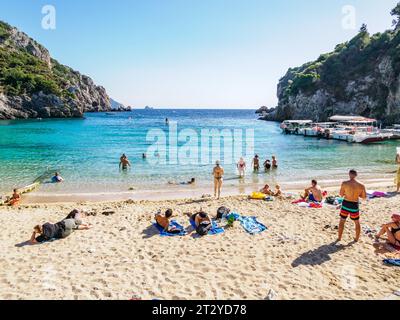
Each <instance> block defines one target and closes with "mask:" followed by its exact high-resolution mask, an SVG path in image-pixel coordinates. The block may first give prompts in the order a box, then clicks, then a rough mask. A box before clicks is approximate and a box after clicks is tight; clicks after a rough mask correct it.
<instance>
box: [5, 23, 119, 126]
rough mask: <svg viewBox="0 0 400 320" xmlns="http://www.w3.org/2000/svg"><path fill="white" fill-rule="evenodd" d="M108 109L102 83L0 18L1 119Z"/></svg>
mask: <svg viewBox="0 0 400 320" xmlns="http://www.w3.org/2000/svg"><path fill="white" fill-rule="evenodd" d="M110 109H111V103H110V98H109V97H108V95H107V93H106V90H105V89H104V88H103V87H101V86H96V85H95V83H94V82H93V80H92V79H91V78H89V77H88V76H85V75H82V74H80V73H79V72H77V71H75V70H72V69H71V68H69V67H67V66H64V65H61V64H60V63H58V62H57V61H56V60H54V59H52V58H51V56H50V54H49V51H48V50H47V49H46V48H44V47H43V46H42V45H40V44H39V43H37V42H36V41H35V40H33V39H31V38H30V37H28V36H27V35H26V34H25V33H23V32H21V31H19V30H18V29H16V28H13V27H11V26H9V25H8V24H6V23H4V22H1V21H0V119H24V118H37V117H40V118H67V117H82V115H83V113H84V112H94V111H108V110H110Z"/></svg>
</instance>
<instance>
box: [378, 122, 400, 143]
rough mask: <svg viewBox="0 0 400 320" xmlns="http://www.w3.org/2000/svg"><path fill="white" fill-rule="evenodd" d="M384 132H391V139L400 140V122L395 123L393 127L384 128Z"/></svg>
mask: <svg viewBox="0 0 400 320" xmlns="http://www.w3.org/2000/svg"><path fill="white" fill-rule="evenodd" d="M382 133H389V134H391V135H392V136H391V137H390V139H392V140H399V139H400V124H395V125H393V127H389V128H386V129H383V130H382Z"/></svg>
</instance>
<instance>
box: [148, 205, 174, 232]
mask: <svg viewBox="0 0 400 320" xmlns="http://www.w3.org/2000/svg"><path fill="white" fill-rule="evenodd" d="M171 217H172V210H171V209H168V210H167V211H165V214H164V216H163V215H162V214H161V211H158V212H157V213H156V215H155V217H154V219H155V220H156V223H157V224H158V225H159V226H160V227H161V228H163V229H164V231H165V232H168V233H180V232H181V230H179V229H177V228H176V227H170V220H169V219H170V218H171Z"/></svg>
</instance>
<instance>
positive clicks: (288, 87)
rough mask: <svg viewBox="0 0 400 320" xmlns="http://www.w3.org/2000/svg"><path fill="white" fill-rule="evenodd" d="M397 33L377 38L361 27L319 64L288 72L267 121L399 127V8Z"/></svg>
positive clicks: (396, 14)
mask: <svg viewBox="0 0 400 320" xmlns="http://www.w3.org/2000/svg"><path fill="white" fill-rule="evenodd" d="M392 15H394V16H396V17H397V20H395V21H394V22H395V23H396V28H395V29H394V30H389V31H386V32H384V33H378V34H375V35H373V36H370V34H369V33H368V31H367V26H366V25H363V27H362V28H361V30H360V32H359V33H358V35H357V36H356V37H354V38H353V39H352V40H350V41H349V42H346V43H343V44H340V45H337V46H336V48H335V50H334V51H333V52H331V53H328V54H323V55H321V56H320V57H319V58H318V59H317V60H316V61H313V62H309V63H306V64H304V65H303V66H301V67H298V68H293V69H289V71H288V72H287V73H286V75H285V76H284V77H283V78H282V79H280V81H279V84H278V93H277V94H278V98H279V103H278V106H277V107H276V108H275V109H272V110H269V111H268V114H267V115H266V116H265V117H264V119H265V120H273V121H283V120H286V119H311V120H314V121H326V120H327V119H328V118H329V117H330V116H332V115H334V114H343V115H362V116H365V117H372V118H377V119H379V120H381V121H382V122H383V124H393V123H399V122H400V76H399V75H400V23H399V22H400V18H399V17H400V4H398V5H397V7H396V8H395V9H394V10H393V12H392Z"/></svg>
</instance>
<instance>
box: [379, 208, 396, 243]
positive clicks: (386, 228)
mask: <svg viewBox="0 0 400 320" xmlns="http://www.w3.org/2000/svg"><path fill="white" fill-rule="evenodd" d="M385 233H386V236H387V241H388V242H389V243H390V244H392V245H394V246H398V247H400V214H397V213H395V214H393V215H392V221H391V222H389V223H387V224H384V225H382V230H381V231H379V233H378V234H377V235H376V236H375V238H376V240H379V239H380V238H381V237H382V236H383V235H384V234H385Z"/></svg>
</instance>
